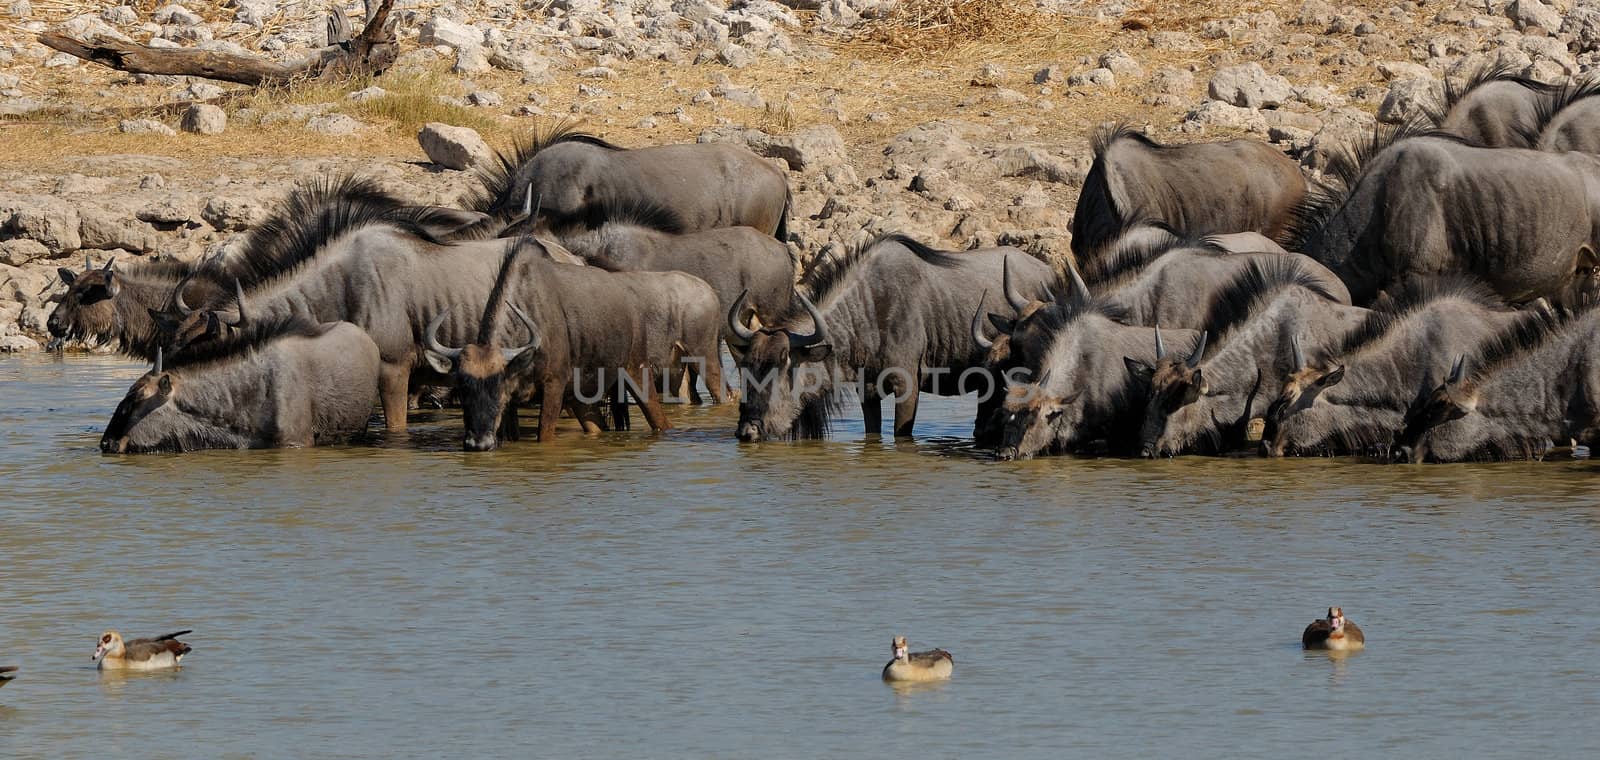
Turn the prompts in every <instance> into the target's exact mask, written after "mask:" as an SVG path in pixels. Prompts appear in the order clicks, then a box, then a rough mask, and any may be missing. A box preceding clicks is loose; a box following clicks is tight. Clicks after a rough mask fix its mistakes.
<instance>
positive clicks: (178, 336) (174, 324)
mask: <svg viewBox="0 0 1600 760" xmlns="http://www.w3.org/2000/svg"><path fill="white" fill-rule="evenodd" d="M192 278H193V275H190V276H188V277H184V278H183V280H181V281H179V282H178V286H177V287H176V288H174V289H173V291H172V309H171V310H170V311H160V310H157V309H150V310H149V311H150V319H151V320H152V321H153V322H155V325H156V330H157V332H158V333H159V334H160V335H161V343H162V345H164V346H166V347H167V348H168V349H170V350H171V351H172V353H173V355H177V354H179V353H181V352H183V351H184V350H186V349H188V348H190V347H192V346H199V345H204V344H206V343H209V342H212V341H217V340H223V339H226V338H229V337H232V336H234V335H235V334H237V332H238V331H239V330H242V329H244V328H245V327H248V326H249V323H250V320H249V318H248V317H247V316H246V315H245V309H244V285H243V284H242V283H240V282H239V281H238V280H234V281H233V299H234V308H233V310H232V311H227V310H218V309H199V310H197V309H194V308H191V307H190V306H189V304H188V303H187V302H186V301H185V300H184V291H185V290H186V289H187V288H188V286H189V281H190V280H191V279H192Z"/></svg>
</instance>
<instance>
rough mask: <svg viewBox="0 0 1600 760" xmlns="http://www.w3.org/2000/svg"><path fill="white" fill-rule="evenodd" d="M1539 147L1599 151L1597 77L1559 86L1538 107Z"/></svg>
mask: <svg viewBox="0 0 1600 760" xmlns="http://www.w3.org/2000/svg"><path fill="white" fill-rule="evenodd" d="M1538 134H1539V143H1538V145H1537V146H1535V147H1537V148H1538V149H1539V150H1545V151H1552V152H1556V153H1561V152H1565V151H1572V150H1575V151H1578V152H1580V153H1589V154H1600V79H1591V80H1589V81H1586V82H1583V83H1581V84H1577V83H1575V84H1569V85H1567V86H1566V87H1563V88H1561V90H1559V91H1558V92H1557V93H1556V94H1555V95H1554V96H1553V97H1551V98H1550V99H1549V100H1548V101H1546V102H1545V103H1544V104H1543V107H1542V108H1541V109H1540V111H1539V132H1538Z"/></svg>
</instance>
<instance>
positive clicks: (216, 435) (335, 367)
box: [100, 320, 379, 454]
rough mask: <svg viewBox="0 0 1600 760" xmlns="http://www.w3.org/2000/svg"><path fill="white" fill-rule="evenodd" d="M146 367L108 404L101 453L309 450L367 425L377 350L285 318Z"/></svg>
mask: <svg viewBox="0 0 1600 760" xmlns="http://www.w3.org/2000/svg"><path fill="white" fill-rule="evenodd" d="M214 348H216V349H217V350H215V351H209V352H194V353H191V354H190V355H189V356H188V357H185V358H184V360H183V361H182V363H177V362H174V363H172V364H167V363H165V362H163V361H162V356H161V351H160V350H157V352H156V363H155V366H154V367H153V368H152V369H151V370H150V371H149V372H148V373H146V374H145V375H144V376H143V377H140V378H139V379H138V380H137V381H135V382H134V384H133V387H132V388H129V389H128V394H127V396H126V397H124V398H123V399H122V403H121V404H119V405H118V406H117V410H116V413H115V414H114V415H112V417H111V422H110V423H109V424H107V425H106V432H105V435H103V436H102V437H101V438H100V450H101V451H103V452H106V453H108V454H128V453H144V452H154V451H191V450H195V449H243V448H271V447H278V446H315V445H318V444H326V443H332V442H337V441H342V440H344V439H347V438H349V437H350V436H353V435H356V434H358V433H360V432H362V431H364V430H366V427H367V420H368V418H370V417H371V416H372V402H373V399H374V398H375V397H376V395H377V383H378V366H379V364H378V347H377V346H376V345H374V344H373V342H372V339H371V338H369V337H367V334H366V333H365V332H364V331H362V330H361V328H359V327H356V326H355V325H352V324H349V323H345V322H338V323H333V324H322V325H313V324H309V323H304V322H300V321H298V320H285V321H284V322H282V323H281V324H280V325H279V326H278V327H277V328H275V329H271V330H264V331H262V332H261V333H260V334H259V335H258V336H256V337H255V338H254V339H252V340H250V341H248V342H243V343H235V344H229V345H226V346H220V347H214Z"/></svg>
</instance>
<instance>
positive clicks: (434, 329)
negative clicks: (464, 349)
mask: <svg viewBox="0 0 1600 760" xmlns="http://www.w3.org/2000/svg"><path fill="white" fill-rule="evenodd" d="M449 314H450V311H449V310H448V309H446V310H444V311H441V312H439V316H436V317H434V318H433V321H432V322H429V323H428V330H427V333H426V335H427V341H428V350H429V351H432V352H434V353H436V354H439V355H441V356H445V357H448V358H450V359H452V360H454V359H455V358H456V357H458V356H460V355H461V349H459V348H449V347H446V346H445V345H444V344H442V343H440V342H439V325H442V324H444V318H445V317H446V316H449Z"/></svg>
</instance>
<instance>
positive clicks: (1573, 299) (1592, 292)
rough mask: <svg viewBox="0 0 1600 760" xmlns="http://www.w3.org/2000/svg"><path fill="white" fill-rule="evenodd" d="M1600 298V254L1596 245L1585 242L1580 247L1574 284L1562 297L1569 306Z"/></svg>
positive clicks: (1562, 301) (1584, 304) (1563, 301)
mask: <svg viewBox="0 0 1600 760" xmlns="http://www.w3.org/2000/svg"><path fill="white" fill-rule="evenodd" d="M1597 300H1600V254H1597V253H1596V252H1595V249H1594V246H1592V245H1588V244H1585V245H1583V246H1582V247H1580V248H1579V249H1578V264H1577V269H1576V271H1575V272H1574V273H1573V279H1572V285H1571V287H1570V289H1569V290H1568V291H1567V293H1566V294H1564V296H1563V297H1562V298H1561V303H1562V304H1564V305H1566V306H1568V307H1580V306H1586V305H1588V304H1591V303H1594V302H1595V301H1597Z"/></svg>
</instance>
